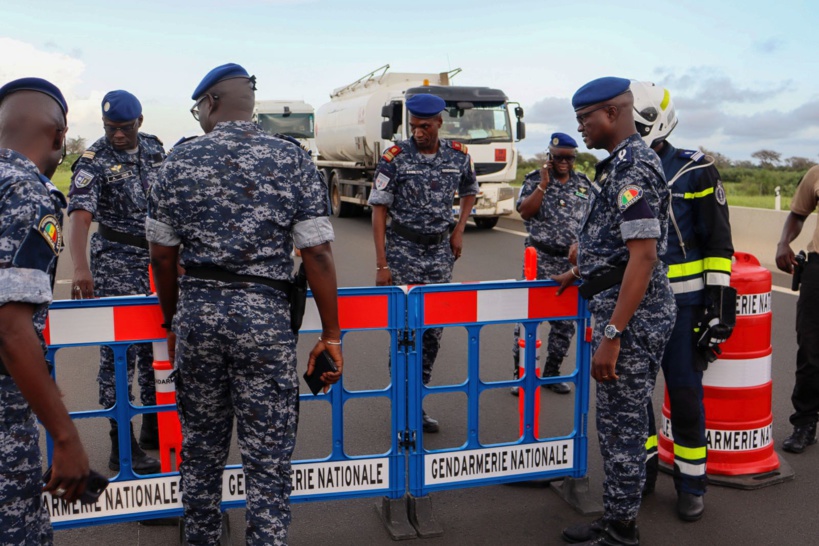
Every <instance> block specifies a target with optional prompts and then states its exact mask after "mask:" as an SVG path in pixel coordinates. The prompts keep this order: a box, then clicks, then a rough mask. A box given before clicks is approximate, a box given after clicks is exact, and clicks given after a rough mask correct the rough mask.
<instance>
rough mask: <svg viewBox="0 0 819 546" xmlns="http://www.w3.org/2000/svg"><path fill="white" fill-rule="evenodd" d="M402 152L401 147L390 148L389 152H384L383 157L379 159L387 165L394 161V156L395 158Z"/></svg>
mask: <svg viewBox="0 0 819 546" xmlns="http://www.w3.org/2000/svg"><path fill="white" fill-rule="evenodd" d="M403 151H404V149H403V148H401V146H392V147H391V148H390V149H389V150H387V151H386V152H384V155H382V156H381V157H382V158H383V159H384V161H386V162H387V163H389V162H390V161H392V160H393V159H395V156H397V155H398V154H400V153H401V152H403Z"/></svg>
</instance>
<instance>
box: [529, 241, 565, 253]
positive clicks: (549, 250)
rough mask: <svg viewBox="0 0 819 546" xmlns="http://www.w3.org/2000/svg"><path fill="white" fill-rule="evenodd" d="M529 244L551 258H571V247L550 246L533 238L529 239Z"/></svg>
mask: <svg viewBox="0 0 819 546" xmlns="http://www.w3.org/2000/svg"><path fill="white" fill-rule="evenodd" d="M529 244H530V245H532V246H533V247H535V248H536V249H538V250H539V251H541V252H543V253H544V254H548V255H549V256H557V257H560V258H568V257H569V247H567V246H550V245H547V244H544V243H541V242H540V241H535V240H534V239H532V238H531V237H530V238H529Z"/></svg>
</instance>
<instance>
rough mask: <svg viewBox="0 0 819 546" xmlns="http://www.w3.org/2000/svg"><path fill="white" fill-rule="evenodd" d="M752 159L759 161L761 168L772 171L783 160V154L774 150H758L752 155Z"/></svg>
mask: <svg viewBox="0 0 819 546" xmlns="http://www.w3.org/2000/svg"><path fill="white" fill-rule="evenodd" d="M751 157H753V158H754V159H758V160H759V166H760V167H762V168H765V169H771V168H773V167H774V166H775V164H776V163H779V161H780V160H781V159H782V154H780V153H779V152H775V151H773V150H758V151H756V152H754V153H752V154H751Z"/></svg>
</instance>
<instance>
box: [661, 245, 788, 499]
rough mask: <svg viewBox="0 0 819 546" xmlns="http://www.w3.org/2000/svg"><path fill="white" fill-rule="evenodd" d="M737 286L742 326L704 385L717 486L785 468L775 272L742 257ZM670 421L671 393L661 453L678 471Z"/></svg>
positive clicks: (711, 470)
mask: <svg viewBox="0 0 819 546" xmlns="http://www.w3.org/2000/svg"><path fill="white" fill-rule="evenodd" d="M731 286H733V287H734V288H735V289H736V291H737V318H736V326H735V328H734V331H733V334H731V337H730V338H729V339H728V341H726V342H725V343H724V344H722V345H720V349H721V350H722V354H721V355H720V357H719V358H718V359H717V360H716V361H715V362H712V363H711V364H710V365H709V366H708V369H707V370H706V371H705V372H704V374H703V379H702V383H703V390H704V405H705V427H706V440H707V445H708V459H707V463H706V474H708V476H709V480H711V481H716V482H717V483H720V480H719V479H717V480H714V479H712V476H713V475H718V476H728V477H734V476H747V475H759V474H764V473H770V472H771V471H774V470H776V469H777V468H779V466H780V461H779V457H778V456H777V454H776V452H775V451H774V441H773V434H772V423H773V416H772V413H771V398H772V381H771V353H772V348H771V324H772V314H771V272H770V271H768V270H767V269H765V268H764V267H762V266H761V265H760V264H759V260H757V259H756V258H755V257H754V256H752V255H751V254H746V253H744V252H737V253H735V254H734V263H733V266H732V267H731ZM670 418H671V409H670V406H669V401H668V394H667V393H666V397H665V403H664V404H663V416H662V419H663V426H662V429H661V431H660V434H659V438H658V441H659V446H658V448H659V449H658V450H659V454H660V459H661V460H662V461H663V462H664V463H667V464H669V465H673V461H674V445H673V439H672V438H671V422H670ZM779 481H782V480H779ZM725 484H726V485H731V484H730V483H725ZM759 485H766V484H759Z"/></svg>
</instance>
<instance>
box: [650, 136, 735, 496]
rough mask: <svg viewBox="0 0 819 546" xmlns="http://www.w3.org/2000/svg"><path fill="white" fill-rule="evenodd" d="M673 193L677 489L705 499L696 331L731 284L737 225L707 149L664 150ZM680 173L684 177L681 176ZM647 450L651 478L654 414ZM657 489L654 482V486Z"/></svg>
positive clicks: (670, 376) (672, 392) (669, 354)
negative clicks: (711, 299)
mask: <svg viewBox="0 0 819 546" xmlns="http://www.w3.org/2000/svg"><path fill="white" fill-rule="evenodd" d="M660 160H661V161H662V165H663V169H664V171H665V175H666V177H667V178H668V180H669V182H670V181H672V180H673V183H672V184H670V189H671V206H672V211H673V213H674V214H673V218H672V222H671V226H672V229H669V232H668V250H667V252H666V253H665V254H664V255H663V256H662V259H663V262H664V263H666V264H668V277H669V280H670V281H671V288H672V290H673V292H674V296H675V299H676V303H677V307H678V311H677V321H676V323H675V325H674V331H673V332H672V334H671V339H670V340H669V342H668V345H667V346H666V349H665V354H664V355H663V360H662V369H663V376H664V377H665V383H666V388H667V390H668V398H669V402H670V406H671V427H670V429H671V430H670V434H668V436H669V437H671V438H672V439H673V442H674V485H675V486H676V489H677V490H678V491H680V492H683V493H690V494H693V495H703V494H704V493H705V489H706V476H705V463H706V455H707V442H706V437H705V409H704V407H703V388H702V369H698V368H699V367H698V366H697V365H696V364H695V361H696V358H697V356H696V346H697V337H698V336H697V334H696V333H695V330H694V329H695V328H697V327H698V325H699V323H700V321H701V320H702V319H703V317H704V316H705V306H706V304H707V303H708V302H707V301H706V300H707V298H708V292H709V290H710V288H712V287H713V288H717V289H719V287H721V286H729V285H730V281H731V257H732V256H733V254H734V248H733V244H732V241H731V225H730V222H729V216H728V205H727V203H726V199H725V189H724V188H723V187H722V182H721V181H720V178H719V172H718V171H717V169H716V167H714V166H713V164H711V163H710V162H709V158H707V157H706V156H705V154H703V153H702V152H700V151H694V150H678V149H676V148H674V147H673V146H672V145H671V144H669V143H668V142H667V141H666V143H665V145H664V147H663V149H662V150H661V151H660ZM677 173H682V174H681V175H680V176H679V177H676V176H675V175H677ZM650 410H651V411H650V413H649V417H650V418H651V421H650V429H649V438H648V443H647V445H646V448H647V451H648V459H649V461H648V469H649V480H651V479H652V478H654V477H655V476H656V472H657V465H658V460H657V430H656V425H655V422H654V411H653V408H650ZM652 486H653V483H652V482H651V481H649V483H648V488H649V489H651V488H652Z"/></svg>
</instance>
